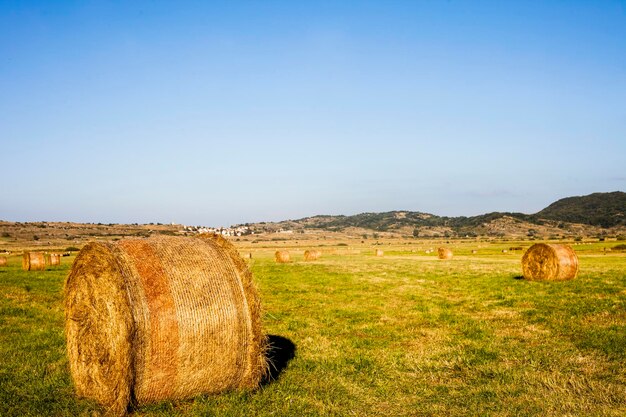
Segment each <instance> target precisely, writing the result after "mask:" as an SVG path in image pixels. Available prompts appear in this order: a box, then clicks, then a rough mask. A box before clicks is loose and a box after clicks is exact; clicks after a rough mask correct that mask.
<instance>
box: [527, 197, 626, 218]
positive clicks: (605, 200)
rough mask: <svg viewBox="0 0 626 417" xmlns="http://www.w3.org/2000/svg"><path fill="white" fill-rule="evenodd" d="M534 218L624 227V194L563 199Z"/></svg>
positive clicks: (625, 215)
mask: <svg viewBox="0 0 626 417" xmlns="http://www.w3.org/2000/svg"><path fill="white" fill-rule="evenodd" d="M535 217H536V218H543V219H550V220H558V221H563V222H569V223H583V224H591V225H594V226H601V227H613V226H624V225H626V193H624V192H621V191H615V192H612V193H593V194H589V195H586V196H582V197H568V198H563V199H561V200H558V201H556V202H554V203H552V204H550V205H549V206H548V207H546V208H545V209H543V210H541V211H540V212H538V213H537V214H535Z"/></svg>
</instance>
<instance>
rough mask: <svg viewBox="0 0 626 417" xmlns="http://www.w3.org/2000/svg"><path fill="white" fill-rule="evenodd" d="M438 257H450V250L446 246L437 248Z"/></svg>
mask: <svg viewBox="0 0 626 417" xmlns="http://www.w3.org/2000/svg"><path fill="white" fill-rule="evenodd" d="M437 256H438V257H439V259H452V251H451V250H450V249H448V248H437Z"/></svg>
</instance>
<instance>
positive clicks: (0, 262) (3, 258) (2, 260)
mask: <svg viewBox="0 0 626 417" xmlns="http://www.w3.org/2000/svg"><path fill="white" fill-rule="evenodd" d="M7 262H8V261H7V257H6V256H0V266H7Z"/></svg>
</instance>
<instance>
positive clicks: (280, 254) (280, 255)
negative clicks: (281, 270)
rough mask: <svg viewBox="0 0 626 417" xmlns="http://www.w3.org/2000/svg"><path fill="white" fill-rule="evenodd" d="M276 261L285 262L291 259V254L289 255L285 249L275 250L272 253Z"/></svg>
mask: <svg viewBox="0 0 626 417" xmlns="http://www.w3.org/2000/svg"><path fill="white" fill-rule="evenodd" d="M274 257H275V259H276V262H277V263H279V264H285V263H287V262H289V261H291V256H290V255H289V251H286V250H277V251H276V253H275V254H274Z"/></svg>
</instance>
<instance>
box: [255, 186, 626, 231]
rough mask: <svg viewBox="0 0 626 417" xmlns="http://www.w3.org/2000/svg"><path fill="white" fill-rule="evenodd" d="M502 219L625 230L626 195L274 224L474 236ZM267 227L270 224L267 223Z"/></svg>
mask: <svg viewBox="0 0 626 417" xmlns="http://www.w3.org/2000/svg"><path fill="white" fill-rule="evenodd" d="M502 218H509V219H514V220H518V221H521V222H525V223H529V224H537V225H542V224H544V223H545V221H546V220H549V221H554V222H566V223H579V224H587V225H593V226H600V227H604V228H609V227H614V226H626V193H624V192H621V191H615V192H610V193H593V194H590V195H587V196H582V197H568V198H563V199H561V200H558V201H556V202H554V203H552V204H550V205H549V206H548V207H546V208H545V209H543V210H541V211H539V212H538V213H535V214H524V213H508V212H492V213H486V214H481V215H479V216H471V217H465V216H461V217H445V216H437V215H435V214H429V213H422V212H416V211H389V212H383V213H361V214H356V215H352V216H343V215H337V216H330V215H320V216H313V217H305V218H302V219H297V220H286V221H283V222H278V223H275V224H276V225H277V226H281V227H284V228H305V229H308V228H311V229H323V230H328V231H341V230H345V229H347V228H350V227H355V228H363V229H371V230H375V231H380V232H385V231H392V230H399V229H402V228H407V227H411V228H420V227H447V228H450V229H452V230H454V231H455V232H456V233H459V234H464V233H472V232H474V231H476V229H477V228H479V227H481V226H482V225H485V224H487V223H491V222H494V221H496V220H499V219H502ZM264 224H267V223H264Z"/></svg>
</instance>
